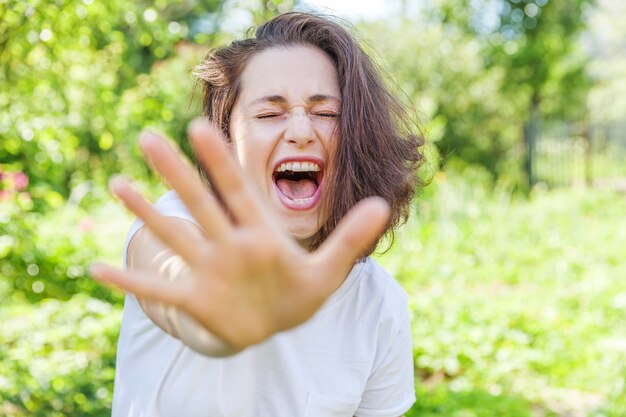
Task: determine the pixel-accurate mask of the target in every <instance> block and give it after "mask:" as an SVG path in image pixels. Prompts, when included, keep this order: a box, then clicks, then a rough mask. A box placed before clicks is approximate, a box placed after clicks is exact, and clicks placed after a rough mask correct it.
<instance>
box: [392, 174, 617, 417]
mask: <svg viewBox="0 0 626 417" xmlns="http://www.w3.org/2000/svg"><path fill="white" fill-rule="evenodd" d="M467 176H469V177H470V178H471V177H472V176H473V174H472V173H471V172H470V171H468V172H467V173H465V174H464V176H463V177H462V176H454V177H452V178H446V177H445V176H439V177H438V178H437V179H436V181H435V184H433V185H432V186H431V189H430V190H428V191H427V192H426V195H425V196H424V198H423V199H422V200H421V203H419V204H418V205H417V206H416V213H415V214H416V215H415V216H414V217H413V219H412V220H411V221H410V223H409V224H408V225H407V227H406V228H405V230H404V232H403V233H402V235H401V236H400V237H399V239H398V242H397V244H396V246H395V247H394V248H393V250H392V251H391V252H390V253H389V254H387V255H385V256H382V257H381V259H380V260H381V262H382V263H383V264H384V265H385V266H386V267H387V268H388V269H389V270H390V271H391V272H392V273H394V274H395V275H396V277H397V278H398V279H399V280H400V281H401V282H402V284H403V286H404V287H405V288H406V290H407V292H408V293H409V294H410V298H411V306H412V312H413V334H414V353H415V365H416V375H417V376H418V378H417V382H418V384H419V385H420V387H419V388H418V402H417V404H416V405H415V406H414V407H413V409H412V411H411V412H410V413H409V415H410V416H418V415H419V416H435V415H440V416H447V415H458V416H550V415H558V416H615V417H617V416H624V415H626V389H625V384H624V381H625V377H626V279H624V278H626V262H625V261H624V253H625V248H626V216H625V214H626V195H620V194H617V193H612V192H608V191H599V190H589V189H563V190H555V191H551V192H545V193H539V192H537V193H535V194H533V195H532V196H531V197H530V198H529V199H515V198H513V199H512V198H511V196H510V193H508V192H506V191H505V190H491V191H490V190H488V189H487V188H486V187H481V186H476V185H470V183H468V182H467Z"/></svg>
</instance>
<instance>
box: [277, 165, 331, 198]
mask: <svg viewBox="0 0 626 417" xmlns="http://www.w3.org/2000/svg"><path fill="white" fill-rule="evenodd" d="M323 166H324V163H323V162H322V161H321V160H318V159H317V158H316V159H309V158H307V159H303V160H293V159H288V160H281V161H279V163H278V164H276V167H275V168H274V173H273V174H272V178H273V180H274V186H275V187H276V191H277V194H278V197H279V199H280V200H281V202H282V203H283V205H285V206H286V207H288V208H290V209H294V210H307V209H310V208H312V207H314V206H315V204H317V202H318V201H319V198H320V195H321V189H322V182H323V177H324V174H323V172H324V170H323Z"/></svg>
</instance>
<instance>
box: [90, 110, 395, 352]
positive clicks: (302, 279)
mask: <svg viewBox="0 0 626 417" xmlns="http://www.w3.org/2000/svg"><path fill="white" fill-rule="evenodd" d="M190 136H191V138H192V140H193V143H194V147H195V149H196V152H197V154H198V157H199V158H200V160H202V162H203V163H204V165H205V166H206V167H207V171H208V173H209V175H210V176H211V178H212V179H213V182H214V185H215V187H216V188H217V190H218V191H219V192H220V195H222V196H223V198H224V203H225V205H226V206H227V207H228V209H229V213H230V215H231V216H230V217H229V215H227V214H226V212H225V211H224V210H223V209H222V207H221V206H220V205H219V204H218V203H217V202H216V201H215V199H214V198H212V196H211V193H210V191H208V190H207V187H206V186H205V185H204V184H203V183H202V181H201V180H200V178H199V177H198V176H197V174H195V172H194V170H193V169H192V168H191V167H190V166H189V164H187V163H185V161H184V160H183V159H182V157H181V156H180V154H179V153H178V152H177V151H176V150H175V149H173V148H172V147H171V146H169V145H168V144H167V142H166V141H164V140H163V139H160V138H158V137H157V136H156V135H153V134H150V135H148V136H144V137H143V138H142V148H143V150H144V153H145V154H146V158H147V159H148V160H149V161H150V162H151V164H152V165H153V167H154V168H155V169H156V170H157V171H158V172H159V173H161V175H162V176H163V177H164V178H165V179H166V181H167V182H168V183H169V185H171V186H172V187H173V188H174V189H175V190H176V191H177V193H178V195H179V196H180V198H181V199H182V200H183V202H184V203H185V205H186V206H187V208H188V209H189V211H190V212H191V213H192V215H193V216H194V218H195V219H196V221H197V223H198V225H199V226H200V227H201V229H202V230H203V232H204V234H205V236H204V237H202V238H200V237H197V236H191V235H187V234H185V233H181V232H180V231H178V230H176V228H175V227H171V226H172V223H171V219H168V218H167V217H164V216H162V215H160V214H159V213H158V212H157V211H156V210H155V209H154V208H153V207H152V206H151V205H150V204H149V203H148V202H147V201H146V200H145V199H144V198H143V197H142V196H141V195H140V194H138V193H137V192H135V191H134V190H133V189H132V188H131V187H130V185H129V184H128V183H127V182H126V181H123V180H120V179H118V180H114V181H113V182H112V185H111V188H112V190H113V192H114V193H115V194H116V195H117V196H118V197H119V198H120V199H121V200H122V201H123V202H124V204H125V205H126V207H128V208H129V209H130V210H131V211H132V212H133V213H135V214H136V215H137V216H138V217H140V218H141V219H142V220H143V221H144V222H145V224H146V226H147V227H149V228H150V229H151V230H152V231H153V232H154V233H155V235H156V236H157V237H158V238H159V239H160V240H161V241H162V242H163V243H165V244H166V245H167V246H169V247H170V248H171V249H172V250H173V251H174V252H176V253H177V254H178V255H179V256H181V257H182V258H183V260H184V261H185V262H186V263H187V265H188V266H189V270H190V274H189V276H188V277H186V278H187V279H184V280H182V281H176V282H169V281H163V280H156V279H154V277H153V276H150V274H146V273H142V272H141V271H123V270H119V269H116V268H113V267H109V266H105V265H102V264H98V265H96V266H94V267H92V275H94V276H95V277H96V278H98V279H100V280H102V281H104V282H106V283H108V284H111V285H115V286H118V287H121V288H123V289H125V290H127V291H129V292H132V293H134V294H135V295H137V296H139V297H142V298H146V299H150V300H153V301H159V302H163V303H166V304H170V305H173V306H175V307H177V308H179V309H182V310H183V311H186V312H187V313H188V314H190V315H191V316H192V317H194V318H195V319H196V320H197V321H198V322H200V323H201V324H202V325H203V326H205V327H206V328H207V329H208V330H209V331H210V332H212V333H214V334H215V335H217V336H219V337H221V338H222V339H223V340H225V341H226V342H228V343H229V344H230V345H232V346H233V347H235V348H238V349H242V348H245V347H247V346H250V345H252V344H255V343H258V342H261V341H262V340H264V339H266V338H268V337H270V336H271V335H272V334H274V333H276V332H278V331H281V330H286V329H289V328H292V327H294V326H296V325H298V324H300V323H303V322H304V321H306V320H307V319H309V318H310V317H311V316H312V315H313V314H314V313H315V311H317V309H319V307H320V306H321V305H322V304H323V303H324V301H325V300H326V299H327V298H328V296H329V295H330V294H331V293H332V292H333V291H334V290H335V289H336V288H337V287H338V286H339V285H340V284H341V283H342V282H343V280H344V279H345V277H346V276H347V274H348V273H349V271H350V269H351V268H352V266H353V265H354V262H355V261H356V259H357V258H358V256H359V255H360V254H361V253H362V252H363V251H364V250H365V249H366V248H367V247H368V246H369V245H370V244H371V243H372V242H373V241H375V239H376V238H377V237H378V236H379V235H380V233H381V232H382V230H383V229H384V226H385V224H386V222H387V218H388V211H389V209H388V206H387V204H386V203H385V202H384V201H383V200H382V199H380V198H375V197H374V198H368V199H366V200H364V201H362V202H360V203H359V204H357V206H355V207H354V208H353V209H352V210H351V211H350V212H349V213H348V214H347V215H346V217H345V218H344V219H343V220H342V221H341V223H340V224H339V225H338V227H337V228H336V230H335V231H334V232H333V233H332V235H331V236H330V237H329V238H328V239H327V240H326V241H325V242H324V244H323V245H322V246H321V247H320V248H319V249H318V250H316V251H315V252H311V253H309V252H306V251H305V250H304V249H302V248H301V247H300V246H299V245H298V244H297V243H296V242H295V241H294V240H293V239H292V238H291V237H290V236H289V235H288V234H287V232H286V230H285V229H284V227H283V225H282V224H281V223H280V221H279V219H276V218H275V217H274V214H273V213H271V212H270V211H269V209H268V208H267V207H266V205H265V204H264V202H263V201H261V199H260V198H259V197H258V196H257V195H256V193H255V192H254V190H253V189H252V186H251V185H250V184H249V182H248V181H246V179H245V178H244V175H243V173H242V171H241V168H240V167H239V166H238V163H237V162H236V160H235V158H234V156H233V155H232V154H231V153H230V151H229V149H228V148H227V146H226V145H225V142H224V140H223V138H222V137H221V136H220V134H219V133H218V132H217V130H216V129H214V128H212V127H210V126H209V125H208V124H207V123H205V122H202V121H196V122H194V123H193V124H192V126H191V128H190Z"/></svg>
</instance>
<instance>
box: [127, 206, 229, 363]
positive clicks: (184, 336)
mask: <svg viewBox="0 0 626 417" xmlns="http://www.w3.org/2000/svg"><path fill="white" fill-rule="evenodd" d="M172 220H173V224H174V225H175V227H176V229H177V230H179V231H181V233H186V234H189V235H191V236H195V237H198V238H200V237H203V233H202V230H201V229H200V228H199V227H198V226H196V225H195V224H194V223H192V222H190V221H188V220H184V219H179V218H172ZM126 259H127V265H126V269H127V270H129V271H147V272H149V273H151V275H153V276H154V279H155V280H166V281H170V282H176V281H177V282H181V281H183V280H189V279H191V276H190V274H191V271H190V269H189V266H188V265H187V263H185V261H184V260H183V259H182V258H181V257H180V256H179V255H177V254H176V253H174V251H172V250H171V249H170V248H169V247H168V246H166V245H164V244H163V243H162V242H161V241H159V239H158V238H157V237H156V236H154V234H153V233H152V232H151V231H150V229H148V228H147V227H143V226H142V227H141V228H140V229H139V230H138V231H137V232H136V233H135V235H134V236H133V237H132V239H131V240H130V242H129V244H128V249H127V252H126ZM137 301H138V302H139V305H140V306H141V308H142V309H143V311H144V313H145V314H146V315H147V316H148V317H149V318H150V319H151V320H152V321H153V322H154V324H156V325H157V326H158V327H160V328H161V329H162V330H163V331H165V332H167V333H169V334H170V335H172V336H173V337H175V338H177V339H180V340H181V341H182V342H183V343H185V344H186V345H187V346H189V347H190V348H192V349H193V350H195V351H197V352H199V353H201V354H204V355H208V356H228V355H232V354H235V353H237V352H238V350H236V349H234V348H233V347H232V346H230V345H228V344H227V343H226V342H224V341H223V340H221V339H220V338H218V337H217V336H215V335H213V334H211V333H210V332H209V331H208V330H206V329H205V328H204V327H203V326H201V325H200V324H199V323H198V322H197V321H195V320H194V319H193V318H191V317H189V316H188V315H187V314H186V313H184V312H183V311H181V310H179V309H178V308H175V307H173V306H170V305H166V304H164V303H161V302H156V301H150V300H146V299H141V298H140V299H138V300H137Z"/></svg>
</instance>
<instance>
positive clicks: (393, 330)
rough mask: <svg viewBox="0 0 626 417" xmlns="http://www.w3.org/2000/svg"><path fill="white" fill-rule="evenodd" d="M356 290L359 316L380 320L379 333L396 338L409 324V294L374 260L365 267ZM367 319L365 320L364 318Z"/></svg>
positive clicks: (368, 261)
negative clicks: (395, 335)
mask: <svg viewBox="0 0 626 417" xmlns="http://www.w3.org/2000/svg"><path fill="white" fill-rule="evenodd" d="M357 287H358V288H357V291H355V293H356V300H355V301H357V304H358V305H359V308H358V310H359V315H361V318H362V319H364V318H365V316H369V320H370V321H375V322H376V323H377V328H378V329H379V332H380V333H382V334H381V336H382V335H384V336H385V337H393V335H394V334H398V333H399V332H400V331H401V329H403V328H406V327H407V326H408V325H409V321H410V319H409V297H408V295H407V293H406V291H405V290H404V289H403V288H402V287H401V286H400V284H399V283H398V282H397V281H396V280H395V279H394V278H393V277H392V276H391V275H390V274H389V273H388V272H387V271H386V270H385V269H384V268H383V267H382V266H381V265H380V264H379V263H378V262H376V261H375V260H374V259H372V258H367V259H366V260H365V261H364V263H363V266H362V270H361V273H360V277H359V280H358V285H357ZM364 321H365V320H364Z"/></svg>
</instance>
